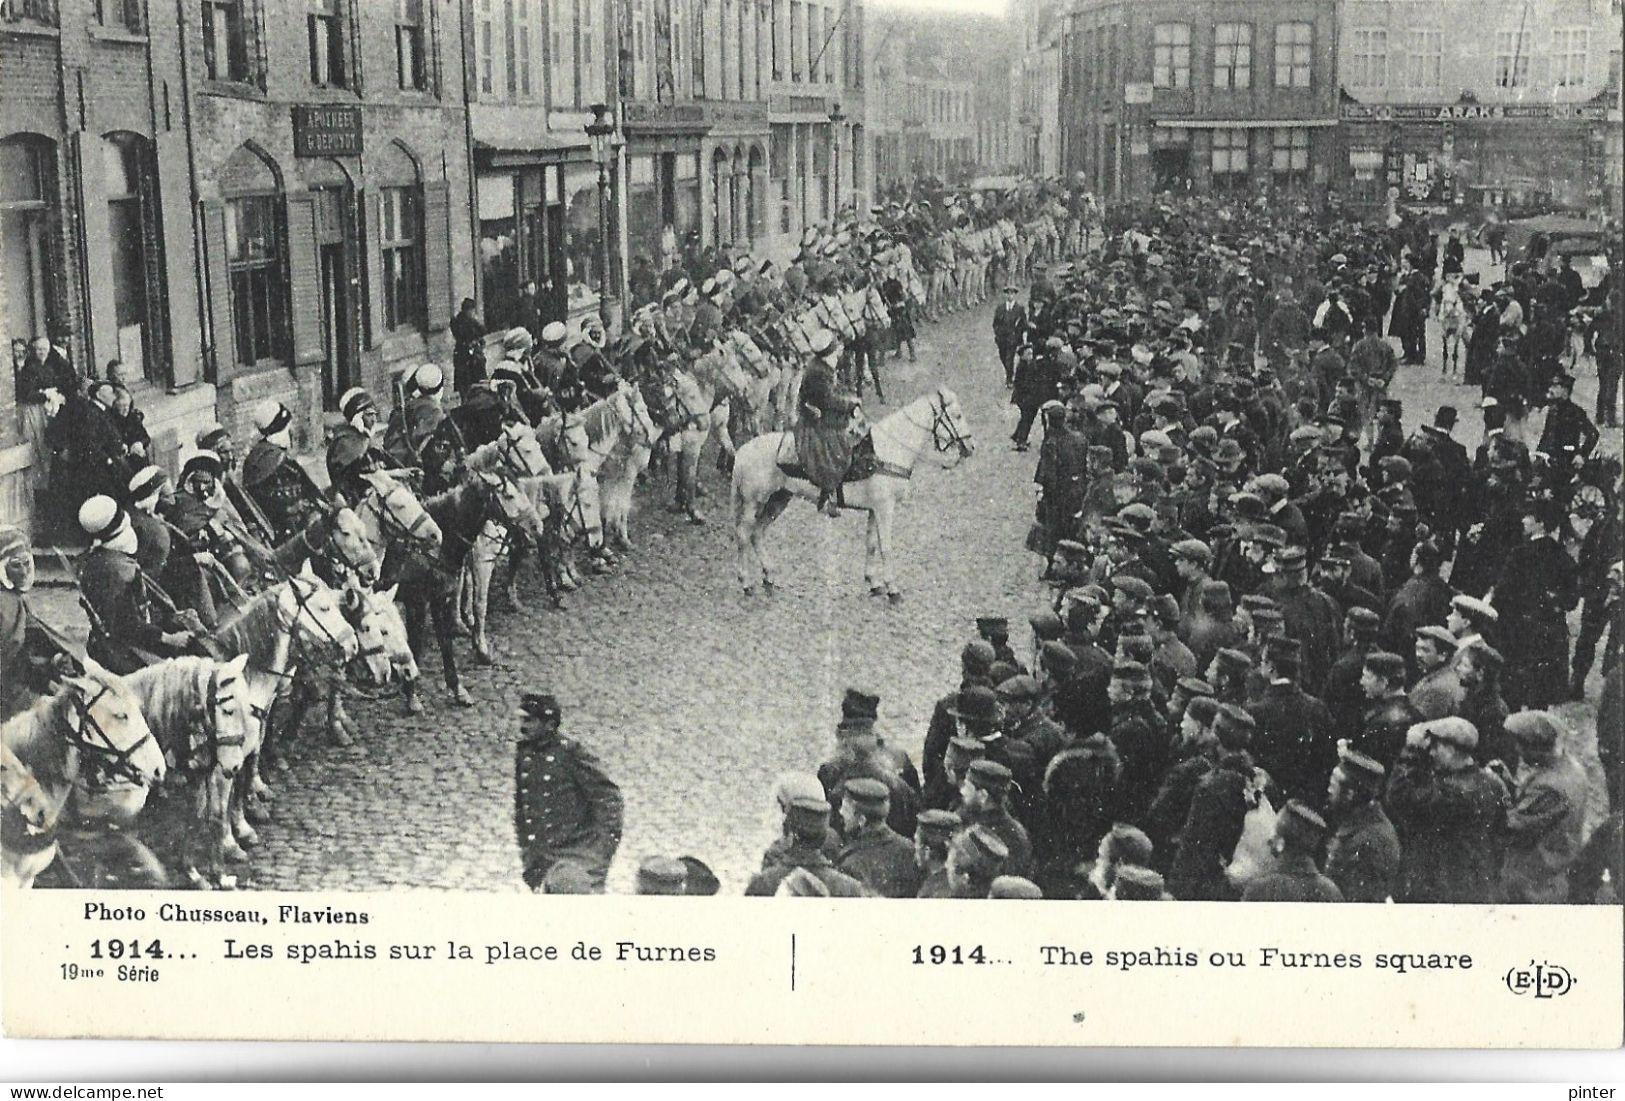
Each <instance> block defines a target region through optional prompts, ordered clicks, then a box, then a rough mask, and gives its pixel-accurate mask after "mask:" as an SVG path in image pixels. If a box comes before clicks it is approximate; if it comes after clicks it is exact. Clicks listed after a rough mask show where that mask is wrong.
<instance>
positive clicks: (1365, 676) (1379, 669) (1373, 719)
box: [1354, 650, 1422, 769]
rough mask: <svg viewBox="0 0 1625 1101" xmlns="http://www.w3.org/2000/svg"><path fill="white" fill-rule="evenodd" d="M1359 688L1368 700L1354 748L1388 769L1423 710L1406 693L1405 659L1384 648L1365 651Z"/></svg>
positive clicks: (1391, 766)
mask: <svg viewBox="0 0 1625 1101" xmlns="http://www.w3.org/2000/svg"><path fill="white" fill-rule="evenodd" d="M1360 689H1361V691H1363V692H1364V693H1365V697H1366V700H1367V703H1366V708H1365V714H1364V716H1363V717H1362V718H1361V720H1360V733H1359V735H1358V736H1357V737H1356V738H1355V739H1354V748H1355V749H1358V750H1359V751H1360V752H1361V753H1364V754H1365V755H1366V756H1367V757H1370V758H1372V759H1373V760H1375V761H1376V762H1377V763H1378V764H1380V765H1382V767H1384V768H1387V769H1391V768H1393V765H1394V762H1395V761H1397V760H1398V759H1399V753H1400V750H1402V749H1403V748H1404V747H1405V734H1406V731H1408V730H1410V728H1411V727H1413V726H1415V725H1416V724H1417V723H1419V722H1421V721H1422V713H1421V712H1420V711H1418V710H1416V708H1415V707H1414V706H1412V705H1411V701H1410V698H1409V697H1408V696H1406V694H1405V659H1404V658H1402V657H1400V656H1399V655H1398V654H1391V653H1388V652H1387V651H1385V650H1373V651H1371V652H1370V653H1368V654H1366V656H1365V662H1364V663H1363V665H1362V666H1361V670H1360Z"/></svg>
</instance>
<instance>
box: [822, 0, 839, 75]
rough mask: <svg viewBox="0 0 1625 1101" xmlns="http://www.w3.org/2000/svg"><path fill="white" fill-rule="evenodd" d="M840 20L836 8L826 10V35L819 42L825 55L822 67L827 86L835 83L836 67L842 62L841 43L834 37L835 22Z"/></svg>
mask: <svg viewBox="0 0 1625 1101" xmlns="http://www.w3.org/2000/svg"><path fill="white" fill-rule="evenodd" d="M838 18H839V16H837V15H836V14H835V9H834V8H825V9H824V33H823V36H822V37H821V38H820V39H819V40H818V51H819V52H820V53H822V54H823V55H824V59H823V62H822V65H823V67H824V83H825V84H834V83H835V67H836V64H837V63H838V62H839V60H840V52H841V47H840V43H839V42H838V41H837V40H836V39H835V37H834V35H835V20H836V19H838Z"/></svg>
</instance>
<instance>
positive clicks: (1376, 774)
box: [1337, 745, 1388, 788]
mask: <svg viewBox="0 0 1625 1101" xmlns="http://www.w3.org/2000/svg"><path fill="white" fill-rule="evenodd" d="M1337 758H1338V761H1337V767H1338V768H1339V769H1341V770H1342V771H1343V774H1344V775H1345V776H1347V777H1349V778H1350V779H1352V780H1358V781H1359V782H1360V783H1363V784H1365V785H1366V786H1367V787H1373V788H1380V787H1382V784H1383V781H1384V780H1385V779H1386V778H1387V776H1388V770H1387V769H1385V768H1383V767H1382V762H1381V761H1378V760H1376V759H1375V758H1372V757H1367V756H1366V755H1365V754H1364V753H1361V752H1360V751H1359V750H1358V749H1351V748H1350V747H1348V746H1346V745H1344V746H1339V747H1338V749H1337Z"/></svg>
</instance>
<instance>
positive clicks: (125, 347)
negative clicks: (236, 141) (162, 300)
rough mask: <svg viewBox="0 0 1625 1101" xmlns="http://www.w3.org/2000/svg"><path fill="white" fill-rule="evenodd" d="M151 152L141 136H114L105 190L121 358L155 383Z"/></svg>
mask: <svg viewBox="0 0 1625 1101" xmlns="http://www.w3.org/2000/svg"><path fill="white" fill-rule="evenodd" d="M149 155H150V150H149V148H148V146H147V143H146V141H145V139H143V138H141V137H140V136H139V135H136V134H112V135H109V136H108V137H107V138H106V139H105V140H104V141H103V142H102V179H103V183H102V188H103V190H104V191H105V192H106V198H107V237H108V260H109V262H110V263H111V265H112V269H113V314H114V317H115V318H116V320H117V323H118V341H119V344H118V347H119V358H120V359H121V360H123V361H124V363H125V365H126V366H133V365H135V364H140V365H141V370H142V373H143V375H145V376H146V377H147V378H154V377H155V375H154V372H155V368H156V367H157V366H158V365H157V364H156V363H155V362H153V359H154V357H151V356H148V355H147V354H146V350H147V348H148V347H150V346H151V343H152V340H151V336H152V333H151V323H150V320H149V318H148V312H147V311H148V305H149V295H148V279H149V274H148V273H149V270H150V269H149V265H148V261H149V259H150V258H149V255H148V249H147V235H148V232H149V226H150V225H151V222H150V215H151V213H152V211H153V209H154V207H153V201H154V198H155V196H154V195H153V194H152V186H151V185H152V176H151V173H150V172H149V171H148V157H149Z"/></svg>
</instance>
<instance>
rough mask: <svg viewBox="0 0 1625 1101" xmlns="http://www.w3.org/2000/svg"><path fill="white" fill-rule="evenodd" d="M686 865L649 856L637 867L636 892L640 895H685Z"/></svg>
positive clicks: (672, 859)
mask: <svg viewBox="0 0 1625 1101" xmlns="http://www.w3.org/2000/svg"><path fill="white" fill-rule="evenodd" d="M687 885H688V865H687V864H684V863H683V862H682V861H681V860H676V859H674V858H672V857H669V856H651V857H648V858H647V859H645V860H644V861H643V863H641V864H639V865H638V884H637V891H638V894H640V895H680V894H684V893H686V892H685V890H684V888H685V887H686V886H687Z"/></svg>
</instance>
